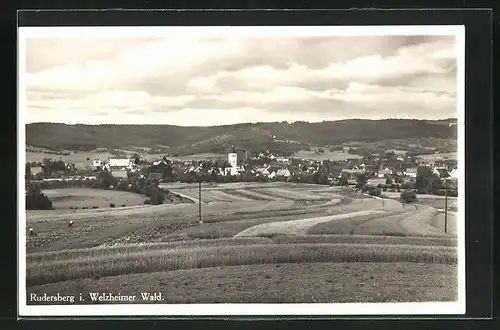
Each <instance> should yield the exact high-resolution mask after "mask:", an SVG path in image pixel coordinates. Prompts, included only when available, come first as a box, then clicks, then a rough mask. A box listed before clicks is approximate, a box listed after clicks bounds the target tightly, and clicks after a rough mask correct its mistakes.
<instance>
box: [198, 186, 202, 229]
mask: <svg viewBox="0 0 500 330" xmlns="http://www.w3.org/2000/svg"><path fill="white" fill-rule="evenodd" d="M198 222H199V223H200V225H201V224H203V220H201V180H199V181H198Z"/></svg>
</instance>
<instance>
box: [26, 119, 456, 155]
mask: <svg viewBox="0 0 500 330" xmlns="http://www.w3.org/2000/svg"><path fill="white" fill-rule="evenodd" d="M453 122H456V120H454V119H448V120H439V121H429V120H410V119H386V120H365V119H350V120H341V121H329V122H326V121H325V122H320V123H308V122H295V123H292V124H289V123H287V122H273V123H255V124H251V123H248V124H235V125H224V126H211V127H185V126H171V125H81V124H77V125H67V124H60V123H32V124H27V125H26V143H27V145H32V146H36V147H43V148H49V149H68V150H90V149H95V148H126V147H153V146H169V151H171V152H179V153H183V154H186V153H198V152H223V151H226V150H227V149H228V148H230V147H231V145H235V146H238V147H239V148H247V149H249V150H252V151H259V150H264V149H268V150H272V149H279V150H282V149H286V150H290V151H293V150H299V149H301V148H304V146H309V145H316V146H324V145H335V144H341V143H346V142H350V141H357V142H375V141H380V140H390V139H409V138H441V139H448V138H450V139H456V136H457V130H456V126H454V125H452V126H450V125H449V123H453ZM287 140H291V141H295V142H298V143H285V142H284V141H287Z"/></svg>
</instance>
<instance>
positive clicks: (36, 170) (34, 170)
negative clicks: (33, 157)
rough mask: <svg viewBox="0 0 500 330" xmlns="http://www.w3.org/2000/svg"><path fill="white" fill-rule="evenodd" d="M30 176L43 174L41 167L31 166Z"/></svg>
mask: <svg viewBox="0 0 500 330" xmlns="http://www.w3.org/2000/svg"><path fill="white" fill-rule="evenodd" d="M30 170H31V174H32V175H37V174H38V173H42V172H43V167H41V166H33V167H31V169H30Z"/></svg>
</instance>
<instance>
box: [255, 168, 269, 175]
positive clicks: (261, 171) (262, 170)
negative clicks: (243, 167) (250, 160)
mask: <svg viewBox="0 0 500 330" xmlns="http://www.w3.org/2000/svg"><path fill="white" fill-rule="evenodd" d="M255 172H257V173H258V175H259V176H269V174H270V173H269V170H268V168H267V167H258V168H256V169H255Z"/></svg>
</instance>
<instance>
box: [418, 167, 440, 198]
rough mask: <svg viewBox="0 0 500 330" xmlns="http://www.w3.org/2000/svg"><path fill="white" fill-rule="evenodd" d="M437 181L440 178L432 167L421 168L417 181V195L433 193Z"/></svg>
mask: <svg viewBox="0 0 500 330" xmlns="http://www.w3.org/2000/svg"><path fill="white" fill-rule="evenodd" d="M435 180H439V177H438V176H437V175H435V174H434V173H433V172H432V169H431V168H430V167H428V166H421V167H419V168H418V170H417V178H416V180H415V186H416V189H417V193H419V194H428V193H430V192H431V191H432V185H433V182H434V181H435Z"/></svg>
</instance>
